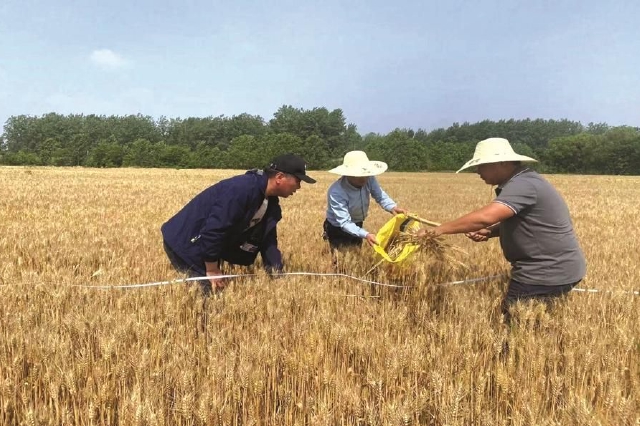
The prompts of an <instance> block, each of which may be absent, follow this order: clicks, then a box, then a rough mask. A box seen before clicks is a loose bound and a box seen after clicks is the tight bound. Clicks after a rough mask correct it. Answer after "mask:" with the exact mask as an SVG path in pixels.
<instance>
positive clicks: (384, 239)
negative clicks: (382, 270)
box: [373, 214, 420, 264]
mask: <svg viewBox="0 0 640 426" xmlns="http://www.w3.org/2000/svg"><path fill="white" fill-rule="evenodd" d="M418 229H420V223H419V222H417V221H416V220H414V219H412V218H410V217H407V216H406V215H405V214H398V215H395V216H394V217H392V218H391V219H389V221H387V223H385V224H384V225H382V228H380V230H379V231H378V233H377V234H376V240H377V241H378V245H375V246H373V249H374V250H375V251H376V253H377V254H378V255H380V256H381V257H382V258H383V259H384V260H386V261H387V262H390V263H396V264H400V263H402V262H404V261H405V260H407V259H408V258H409V257H410V256H411V255H412V254H413V252H415V251H416V250H417V249H418V248H419V246H418V245H417V244H412V243H408V244H405V246H404V247H403V248H402V251H401V252H400V253H399V254H397V255H394V257H393V258H392V257H391V255H390V254H389V253H387V251H386V249H387V247H388V246H389V243H390V242H391V241H392V240H393V238H394V237H395V236H396V235H397V234H398V233H400V232H407V231H409V230H418Z"/></svg>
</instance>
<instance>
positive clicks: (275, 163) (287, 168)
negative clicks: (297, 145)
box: [269, 154, 316, 183]
mask: <svg viewBox="0 0 640 426" xmlns="http://www.w3.org/2000/svg"><path fill="white" fill-rule="evenodd" d="M269 168H270V169H272V170H276V171H278V172H283V173H288V174H290V175H293V176H295V177H297V178H298V179H300V180H303V181H305V182H307V183H316V180H315V179H312V178H310V177H309V176H307V163H305V161H304V159H303V158H302V157H300V156H298V155H295V154H283V155H279V156H277V157H276V158H274V159H273V160H272V161H271V164H269Z"/></svg>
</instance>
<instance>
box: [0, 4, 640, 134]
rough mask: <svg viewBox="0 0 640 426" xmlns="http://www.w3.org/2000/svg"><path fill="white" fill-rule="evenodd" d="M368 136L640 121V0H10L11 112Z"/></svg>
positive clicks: (6, 42) (7, 73)
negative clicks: (312, 111)
mask: <svg viewBox="0 0 640 426" xmlns="http://www.w3.org/2000/svg"><path fill="white" fill-rule="evenodd" d="M284 104H287V105H293V106H296V107H302V108H305V109H308V108H313V107H316V106H325V107H327V108H329V109H334V108H341V109H342V110H343V111H344V113H345V116H346V117H347V120H348V121H349V122H351V123H355V124H356V125H357V126H358V129H359V131H360V132H361V133H366V132H371V131H373V132H380V133H386V132H389V131H391V130H393V129H394V128H396V127H407V128H413V129H418V128H423V129H427V130H431V129H434V128H437V127H448V126H450V125H451V124H452V123H453V122H460V123H462V122H465V121H469V122H476V121H480V120H483V119H491V120H499V119H509V118H516V119H521V118H527V117H529V118H545V119H551V118H553V119H560V118H568V119H571V120H577V121H581V122H583V123H584V124H586V123H588V122H590V121H593V122H606V123H609V124H611V125H621V124H628V125H633V126H640V2H639V1H637V0H626V1H622V0H620V1H615V0H614V1H610V2H603V1H592V0H584V1H563V0H557V1H547V0H538V1H529V2H524V1H522V2H520V1H506V0H491V1H488V0H477V1H460V0H452V1H438V2H436V1H396V2H390V1H388V0H386V1H378V0H368V1H364V0H352V1H336V0H325V1H315V0H313V1H302V0H300V1H290V0H283V1H278V2H276V3H271V4H269V3H267V2H260V1H248V0H236V1H213V0H211V1H191V0H183V1H175V0H174V1H166V0H154V1H149V0H140V1H131V0H127V1H123V0H110V1H100V0H94V1H80V0H78V1H69V0H61V1H57V2H53V1H43V0H37V1H35V0H20V1H16V0H3V1H2V2H1V3H0V122H1V123H4V122H5V121H6V119H7V118H8V117H9V116H11V115H18V114H31V115H40V114H43V113H47V112H58V113H62V114H68V113H84V114H91V113H95V114H107V115H110V114H116V115H125V114H137V113H141V114H145V115H151V116H153V117H155V118H158V117H159V116H161V115H164V116H167V117H183V118H184V117H189V116H198V117H204V116H209V115H213V116H217V115H221V114H224V115H227V116H231V115H234V114H240V113H243V112H248V113H250V114H257V115H261V116H262V117H263V118H265V119H267V120H268V119H269V118H271V117H272V115H273V113H274V112H275V111H276V110H277V109H278V108H279V107H280V106H281V105H284Z"/></svg>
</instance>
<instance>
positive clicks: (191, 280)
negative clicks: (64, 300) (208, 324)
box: [72, 272, 506, 289]
mask: <svg viewBox="0 0 640 426" xmlns="http://www.w3.org/2000/svg"><path fill="white" fill-rule="evenodd" d="M255 276H257V274H234V275H212V276H202V277H191V278H180V279H175V280H171V281H158V282H154V283H147V284H124V285H82V284H73V285H72V287H82V288H92V289H111V288H114V289H127V288H142V287H159V286H165V285H173V284H180V283H186V282H193V281H205V280H221V279H225V278H242V277H255ZM280 276H313V277H342V278H349V279H352V280H356V281H359V282H361V283H364V284H372V285H376V286H381V287H391V288H413V287H415V286H411V285H398V284H388V283H381V282H378V281H371V280H367V279H364V278H359V277H355V276H353V275H348V274H340V273H318V272H283V273H281V274H277V275H276V277H280ZM505 276H506V275H505V274H499V275H491V276H487V277H480V278H471V279H468V280H460V281H450V282H445V283H439V284H435V285H436V286H449V285H459V284H469V283H474V282H479V281H488V280H492V279H497V278H502V277H505Z"/></svg>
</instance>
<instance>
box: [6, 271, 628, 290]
mask: <svg viewBox="0 0 640 426" xmlns="http://www.w3.org/2000/svg"><path fill="white" fill-rule="evenodd" d="M256 276H258V274H230V275H213V276H202V277H191V278H179V279H175V280H171V281H157V282H152V283H145V284H122V285H83V284H72V285H71V287H80V288H88V289H96V290H100V289H102V290H108V289H132V288H145V287H160V286H167V285H174V284H180V283H187V282H194V281H204V280H221V279H226V278H246V277H256ZM283 276H312V277H334V278H348V279H351V280H355V281H359V282H361V283H364V284H371V285H375V286H380V287H389V288H413V287H415V286H411V285H397V284H388V283H381V282H378V281H372V280H367V279H364V278H360V277H356V276H353V275H348V274H341V273H318V272H283V273H280V274H277V275H276V277H283ZM507 276H508V275H507V274H497V275H489V276H486V277H479V278H469V279H465V280H458V281H449V282H443V283H438V284H434V285H435V286H454V285H462V284H473V283H477V282H482V281H490V280H494V279H498V278H505V277H507ZM10 285H15V284H0V287H7V286H10ZM571 291H577V292H582V293H619V294H632V295H635V296H639V295H640V291H633V290H598V289H595V288H574V289H572V290H571Z"/></svg>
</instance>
